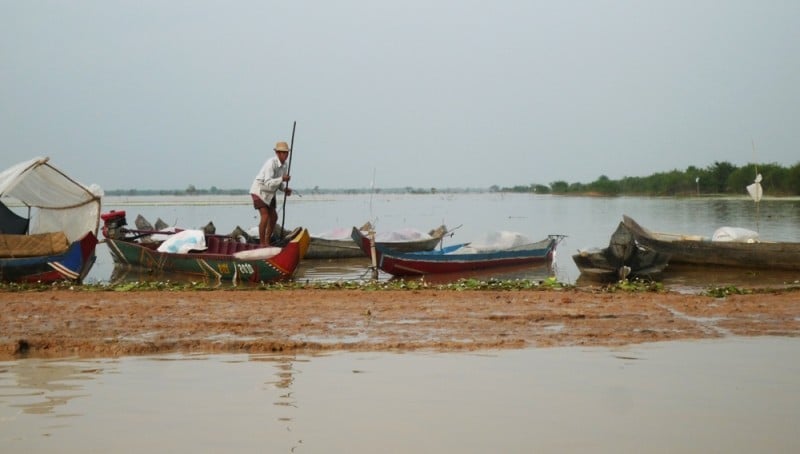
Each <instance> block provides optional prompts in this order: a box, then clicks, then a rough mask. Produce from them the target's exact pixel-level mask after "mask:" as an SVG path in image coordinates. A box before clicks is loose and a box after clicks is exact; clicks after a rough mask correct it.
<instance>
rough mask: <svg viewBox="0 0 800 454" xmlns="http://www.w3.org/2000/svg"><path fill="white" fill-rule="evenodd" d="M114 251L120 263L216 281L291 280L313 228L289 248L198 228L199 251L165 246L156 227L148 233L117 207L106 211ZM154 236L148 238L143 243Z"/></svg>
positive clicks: (294, 236)
mask: <svg viewBox="0 0 800 454" xmlns="http://www.w3.org/2000/svg"><path fill="white" fill-rule="evenodd" d="M103 220H104V221H105V226H104V228H103V234H104V235H105V236H106V242H107V244H108V250H109V251H110V252H111V256H112V258H113V259H114V262H115V263H117V264H118V265H125V266H135V267H139V268H143V269H147V270H149V271H151V272H153V273H159V272H177V273H184V274H189V275H196V276H202V277H204V278H207V279H212V280H215V281H222V280H226V281H227V280H230V281H232V282H234V283H238V282H250V283H266V282H274V281H280V280H285V279H289V278H290V277H291V276H292V275H293V274H294V272H295V270H296V269H297V265H298V264H299V263H300V259H301V258H302V257H303V255H304V254H305V253H306V251H307V249H308V242H309V235H308V230H306V229H304V228H301V227H298V228H297V229H295V230H294V231H293V232H292V233H291V234H290V235H289V236H287V238H286V240H287V242H286V244H285V245H284V246H283V247H266V248H264V247H259V245H258V244H253V243H243V242H240V241H237V240H235V239H233V238H231V237H229V236H226V235H210V234H206V233H204V232H203V231H202V230H183V231H179V232H177V233H176V235H177V234H180V233H183V232H192V233H195V234H197V235H199V236H200V238H202V239H203V241H202V242H201V243H198V244H197V247H196V248H195V249H194V250H189V251H188V252H184V251H173V250H170V249H166V250H165V249H164V248H163V246H164V245H165V243H166V241H162V240H158V239H156V238H154V237H155V236H156V235H154V234H156V233H158V232H153V231H147V232H142V231H139V230H129V229H126V228H125V227H124V225H125V224H126V221H125V212H124V211H113V212H111V213H106V214H104V215H103ZM143 237H150V238H149V239H148V241H140V240H141V239H142V238H143Z"/></svg>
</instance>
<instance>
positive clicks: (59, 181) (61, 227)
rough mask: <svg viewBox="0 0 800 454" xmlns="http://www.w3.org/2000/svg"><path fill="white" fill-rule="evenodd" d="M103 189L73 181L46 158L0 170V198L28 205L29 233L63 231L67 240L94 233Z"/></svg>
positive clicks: (96, 228) (96, 227) (97, 223)
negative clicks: (29, 211)
mask: <svg viewBox="0 0 800 454" xmlns="http://www.w3.org/2000/svg"><path fill="white" fill-rule="evenodd" d="M102 196H103V191H102V189H100V187H99V186H97V185H92V186H91V187H88V186H84V185H83V184H81V183H79V182H77V181H75V180H73V179H72V178H70V177H69V176H67V175H66V174H64V173H63V172H61V171H60V170H58V169H57V168H55V167H53V166H52V165H51V164H50V163H49V158H35V159H31V160H30V161H25V162H20V163H19V164H16V165H14V166H11V167H9V168H8V169H6V170H4V171H3V172H0V197H2V201H3V202H4V203H5V202H7V198H13V199H16V200H17V201H19V202H21V203H22V204H24V205H26V206H28V207H31V208H32V210H31V219H30V230H29V233H31V234H37V233H48V232H64V233H65V234H66V235H67V238H68V239H69V241H70V242H72V241H76V240H78V239H80V238H81V237H83V236H84V235H85V234H86V233H87V232H93V233H94V234H95V235H97V230H98V228H99V225H100V199H101V197H102Z"/></svg>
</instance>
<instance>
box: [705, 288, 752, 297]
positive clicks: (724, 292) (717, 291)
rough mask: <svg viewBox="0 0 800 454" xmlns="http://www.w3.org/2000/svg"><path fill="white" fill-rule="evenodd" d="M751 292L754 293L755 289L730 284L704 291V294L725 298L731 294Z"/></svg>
mask: <svg viewBox="0 0 800 454" xmlns="http://www.w3.org/2000/svg"><path fill="white" fill-rule="evenodd" d="M750 293H753V290H749V289H741V288H738V287H734V286H733V285H729V286H727V287H714V288H711V289H708V290H706V291H705V292H703V294H704V295H706V296H713V297H714V298H725V297H726V296H729V295H747V294H750Z"/></svg>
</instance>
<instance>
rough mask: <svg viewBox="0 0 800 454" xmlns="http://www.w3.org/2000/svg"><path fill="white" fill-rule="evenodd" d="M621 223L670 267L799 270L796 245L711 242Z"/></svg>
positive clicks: (627, 219) (629, 221)
mask: <svg viewBox="0 0 800 454" xmlns="http://www.w3.org/2000/svg"><path fill="white" fill-rule="evenodd" d="M622 222H623V223H624V224H625V227H626V228H627V229H628V230H629V231H630V232H631V234H632V235H633V237H634V238H635V239H636V241H637V242H638V243H639V244H641V245H643V246H645V247H648V248H651V249H653V250H654V251H658V252H660V253H663V254H668V255H669V256H670V259H669V260H670V263H674V264H686V265H699V266H723V267H739V268H752V269H782V270H792V271H798V270H800V243H793V242H766V241H753V242H737V241H711V239H710V238H706V237H702V236H698V235H682V234H674V233H658V232H653V231H650V230H648V229H646V228H644V227H642V226H641V225H639V224H638V223H637V222H636V221H634V220H633V219H632V218H630V217H628V216H623V221H622Z"/></svg>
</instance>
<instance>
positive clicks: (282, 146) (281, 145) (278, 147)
mask: <svg viewBox="0 0 800 454" xmlns="http://www.w3.org/2000/svg"><path fill="white" fill-rule="evenodd" d="M275 151H285V152H287V153H288V152H289V144H288V143H286V142H278V143H276V144H275Z"/></svg>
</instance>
